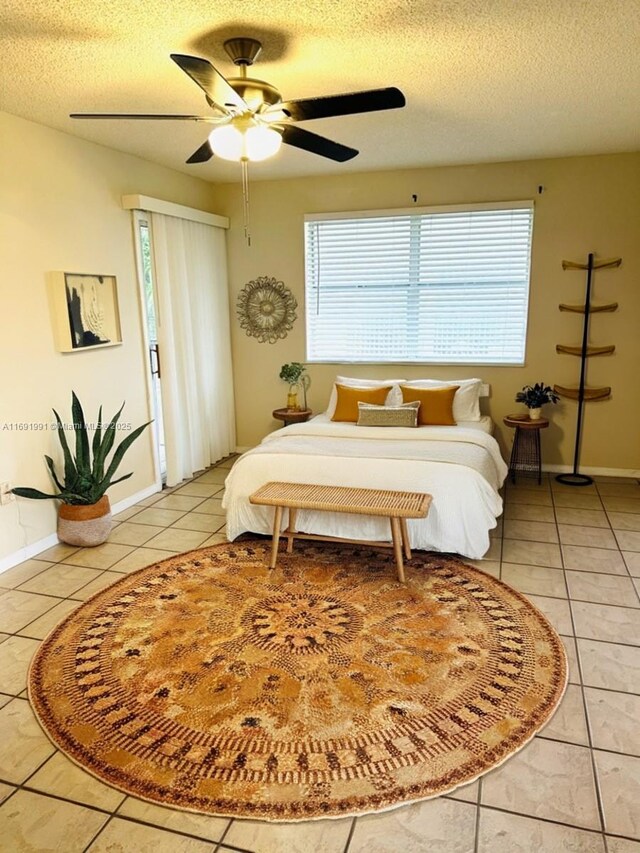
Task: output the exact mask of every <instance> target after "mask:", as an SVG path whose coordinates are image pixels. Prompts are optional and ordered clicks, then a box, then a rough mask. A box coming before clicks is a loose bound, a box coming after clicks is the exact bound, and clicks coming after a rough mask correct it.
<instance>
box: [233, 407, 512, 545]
mask: <svg viewBox="0 0 640 853" xmlns="http://www.w3.org/2000/svg"><path fill="white" fill-rule="evenodd" d="M486 420H488V419H486ZM486 420H484V422H474V426H473V427H471V426H470V425H469V424H465V425H464V426H463V425H461V424H459V425H458V426H455V427H437V426H430V427H419V428H417V429H416V428H411V427H394V428H385V427H358V426H356V425H355V424H349V423H334V422H332V421H330V420H329V419H328V418H327V417H326V416H324V415H319V416H317V417H315V418H313V419H312V420H311V421H309V422H308V423H306V424H295V425H292V426H289V427H285V428H284V429H280V430H277V431H276V432H273V433H271V434H270V435H268V436H267V437H266V438H265V439H264V440H263V442H262V444H260V445H259V446H258V447H256V448H254V449H253V450H250V451H248V452H247V453H245V454H244V455H243V456H242V457H240V459H239V460H238V461H237V462H236V464H235V465H234V467H233V469H232V470H231V473H230V474H229V476H228V477H227V481H226V492H225V498H224V506H225V508H226V510H227V536H228V538H229V539H235V537H236V536H239V535H240V534H241V533H245V532H248V531H253V532H255V533H270V532H271V525H272V520H273V509H272V508H270V507H262V506H253V505H252V504H250V503H249V495H251V494H252V493H253V492H254V491H256V489H258V488H260V486H262V485H263V484H264V483H266V482H268V481H269V480H285V481H289V482H295V483H319V484H338V485H350V486H362V487H370V488H382V489H385V488H386V489H406V490H408V491H423V492H428V493H429V494H431V495H432V496H433V502H432V504H431V508H430V511H429V514H428V516H427V518H425V519H415V520H413V519H411V520H409V522H408V529H409V538H410V541H411V545H412V547H414V548H422V549H426V550H432V551H447V552H454V553H459V554H463V555H464V556H466V557H471V558H474V559H477V558H480V557H482V556H483V554H485V553H486V551H487V550H488V548H489V530H490V529H492V528H493V527H495V526H496V516H498V515H499V514H500V513H501V512H502V499H501V498H500V495H499V494H498V491H497V490H498V488H500V486H501V485H502V482H503V481H504V478H505V476H506V474H507V466H506V465H505V463H504V461H503V460H502V457H501V456H500V451H499V449H498V445H497V443H496V441H495V440H494V439H493V438H492V436H491V435H489V434H488V433H487V432H486V430H487V428H489V429H490V427H491V422H490V421H489V423H488V424H487V423H486ZM285 515H286V514H285ZM284 526H286V519H285V520H283V527H284ZM297 528H298V530H300V531H302V532H305V533H319V534H322V535H326V536H338V537H344V538H348V539H375V540H382V541H390V538H391V534H390V530H389V523H388V521H387V520H385V519H381V518H369V517H367V516H360V515H349V514H345V513H328V512H316V511H310V510H304V511H303V510H301V511H299V512H298V518H297Z"/></svg>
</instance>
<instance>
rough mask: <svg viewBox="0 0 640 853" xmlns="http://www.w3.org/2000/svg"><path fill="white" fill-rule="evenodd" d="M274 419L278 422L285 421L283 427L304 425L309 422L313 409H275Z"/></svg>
mask: <svg viewBox="0 0 640 853" xmlns="http://www.w3.org/2000/svg"><path fill="white" fill-rule="evenodd" d="M272 414H273V417H274V418H275V419H276V420H278V421H283V422H284V423H283V424H282V425H283V426H289V424H303V423H304V422H305V421H308V420H309V418H310V417H311V415H312V414H313V412H312V411H311V409H274V410H273V413H272Z"/></svg>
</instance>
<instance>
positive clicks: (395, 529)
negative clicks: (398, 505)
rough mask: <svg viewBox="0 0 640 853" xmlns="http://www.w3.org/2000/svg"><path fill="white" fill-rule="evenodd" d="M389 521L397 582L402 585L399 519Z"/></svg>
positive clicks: (402, 571) (402, 569) (402, 572)
mask: <svg viewBox="0 0 640 853" xmlns="http://www.w3.org/2000/svg"><path fill="white" fill-rule="evenodd" d="M390 521H391V538H392V539H393V551H394V553H395V555H396V566H397V569H398V580H399V581H400V583H404V565H403V562H402V528H401V527H400V519H399V518H392V519H390Z"/></svg>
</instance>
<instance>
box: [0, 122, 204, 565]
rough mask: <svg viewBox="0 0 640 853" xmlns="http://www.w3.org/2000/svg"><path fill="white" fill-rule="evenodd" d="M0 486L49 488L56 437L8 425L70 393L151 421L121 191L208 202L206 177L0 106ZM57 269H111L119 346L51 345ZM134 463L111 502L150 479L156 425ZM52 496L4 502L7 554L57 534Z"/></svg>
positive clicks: (40, 415)
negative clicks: (64, 349) (50, 276)
mask: <svg viewBox="0 0 640 853" xmlns="http://www.w3.org/2000/svg"><path fill="white" fill-rule="evenodd" d="M0 139H1V149H0V150H1V154H0V157H1V162H2V165H1V172H0V235H1V236H0V240H1V243H0V268H1V269H2V275H1V276H0V482H3V481H7V480H8V481H10V482H11V483H13V484H14V485H30V486H35V487H38V488H41V489H43V490H45V491H50V486H51V484H50V481H49V478H48V475H47V472H46V469H45V465H44V460H43V454H44V453H48V454H50V455H52V456H53V457H54V458H55V459H57V458H58V457H59V451H58V446H59V445H58V440H57V438H56V437H55V435H54V433H52V432H50V431H46V432H16V431H10V430H7V429H4V430H3V428H2V426H3V425H4V424H6V423H9V424H10V423H12V422H16V421H18V422H26V423H38V422H42V421H44V422H46V423H48V422H49V421H50V415H51V408H52V407H53V406H55V407H56V408H57V409H59V411H60V413H61V415H63V418H64V416H65V415H67V416H68V415H69V411H70V400H71V390H72V389H74V390H75V391H76V392H77V393H78V395H79V396H80V398H81V400H82V401H83V403H84V404H85V409H86V412H85V413H86V415H87V417H91V418H94V417H95V415H96V414H97V410H98V406H99V404H100V403H102V404H104V407H105V413H109V414H111V413H113V412H114V411H115V410H116V409H117V408H118V407H119V405H120V403H121V402H122V401H123V400H126V401H127V405H126V408H125V411H124V416H123V420H125V421H130V422H132V423H133V424H134V425H138V424H140V423H142V422H144V421H145V420H148V418H149V413H148V407H147V396H146V383H145V357H146V356H145V353H144V351H143V346H142V337H141V317H140V310H139V302H138V285H137V280H136V272H135V255H134V248H133V238H132V227H131V213H130V211H125V210H122V208H121V206H120V197H121V196H122V195H123V194H124V193H142V194H146V195H151V196H156V197H158V198H163V199H167V200H169V201H173V202H177V203H179V204H186V205H190V206H192V207H199V208H202V209H207V210H211V206H212V204H213V194H212V192H211V185H210V184H207V183H205V182H204V181H200V180H196V179H194V178H190V177H187V176H185V175H182V174H180V173H178V172H174V171H172V170H170V169H166V168H163V167H160V166H156V165H153V164H151V163H147V162H145V161H143V160H140V159H138V158H136V157H132V156H129V155H126V154H122V153H119V152H116V151H113V150H110V149H107V148H103V147H102V146H100V145H95V144H93V143H88V142H84V141H83V140H80V139H77V138H75V137H72V136H68V135H66V134H63V133H59V132H58V131H55V130H50V129H48V128H45V127H43V126H41V125H37V124H33V123H31V122H27V121H24V120H22V119H18V118H15V117H14V116H10V115H7V114H0ZM51 270H66V271H70V272H96V273H108V274H114V275H115V276H116V277H117V281H118V291H119V299H120V312H121V321H122V333H123V338H124V342H123V344H122V346H119V347H113V348H107V349H102V350H95V351H93V352H79V353H71V354H64V355H63V354H61V353H59V352H57V351H56V348H55V345H54V340H53V332H52V325H51V318H50V315H49V307H48V302H47V293H46V286H45V276H46V273H47V272H49V271H51ZM131 470H133V471H135V473H134V476H133V477H132V478H131V479H130V480H127V481H126V482H124V483H122V484H120V485H117V486H115V487H114V488H113V489H112V490H111V491H110V492H109V494H110V497H111V501H112V502H116V501H119V500H122V499H124V498H126V497H127V496H129V495H132V494H134V493H136V492H138V491H140V490H141V489H143V488H145V487H147V486H149V485H150V484H152V483H153V481H154V479H155V477H154V470H153V454H152V444H151V436H150V434H149V432H147V434H146V435H144V436H143V437H142V438H141V439H139V440H138V443H137V444H136V445H134V446H133V448H132V449H131V450H130V451H129V454H128V456H127V458H126V459H125V462H124V466H123V468H122V473H127V472H128V471H131ZM55 509H56V504H55V503H54V502H53V501H47V502H43V503H41V502H38V501H26V500H20V501H16V502H14V503H12V504H9V505H7V506H0V560H1V559H2V557H4V556H6V555H8V554H11V553H14V552H16V551H18V550H19V549H21V548H23V547H25V546H27V545H29V544H31V543H33V542H36V541H38V540H40V539H42V538H43V537H45V536H48V535H49V534H51V533H53V532H54V531H55Z"/></svg>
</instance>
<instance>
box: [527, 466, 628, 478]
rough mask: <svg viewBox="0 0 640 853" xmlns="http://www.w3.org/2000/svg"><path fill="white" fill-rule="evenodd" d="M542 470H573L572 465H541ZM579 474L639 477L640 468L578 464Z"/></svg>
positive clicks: (566, 471)
mask: <svg viewBox="0 0 640 853" xmlns="http://www.w3.org/2000/svg"><path fill="white" fill-rule="evenodd" d="M542 470H543V471H549V473H551V474H570V473H571V471H573V466H572V465H543V466H542ZM580 473H581V474H590V475H592V476H595V477H632V478H633V477H635V478H636V479H638V478H640V469H638V468H594V467H593V466H589V465H581V466H580Z"/></svg>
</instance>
